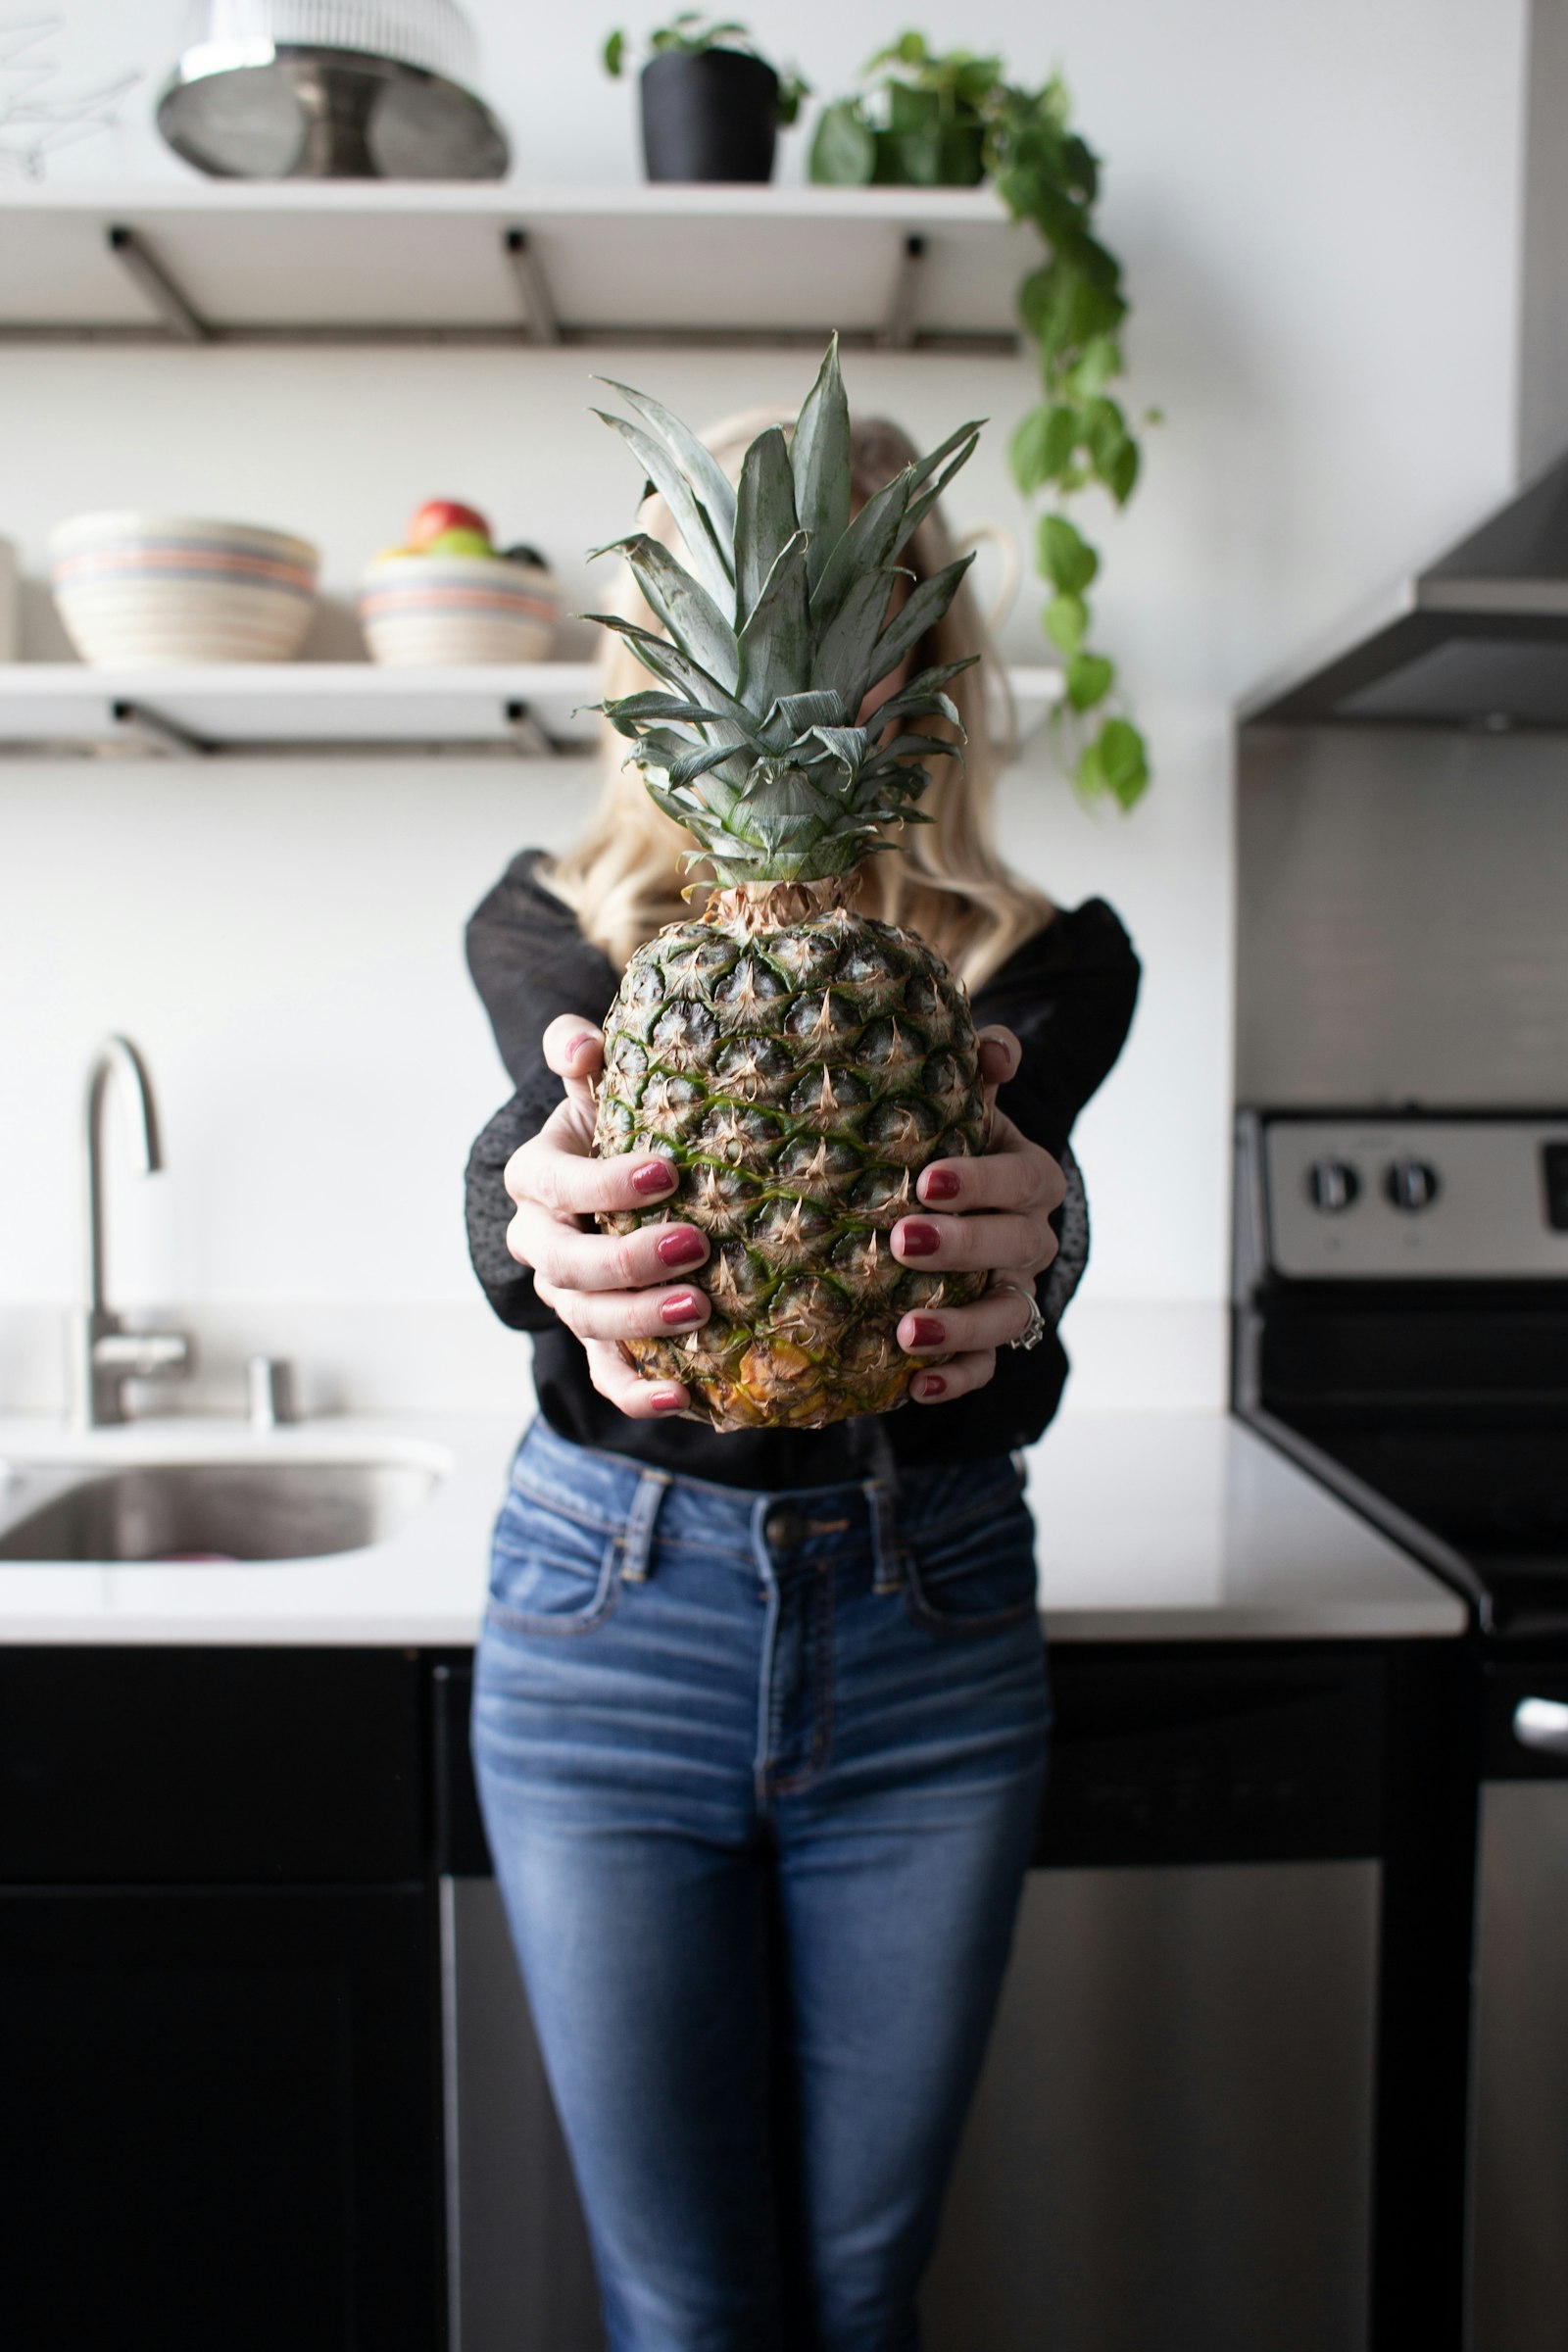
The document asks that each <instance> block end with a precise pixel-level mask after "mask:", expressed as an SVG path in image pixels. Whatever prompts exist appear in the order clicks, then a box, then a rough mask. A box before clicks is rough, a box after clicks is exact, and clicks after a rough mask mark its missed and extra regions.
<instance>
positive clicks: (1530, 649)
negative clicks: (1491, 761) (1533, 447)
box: [1241, 457, 1568, 733]
mask: <svg viewBox="0 0 1568 2352" xmlns="http://www.w3.org/2000/svg"><path fill="white" fill-rule="evenodd" d="M1241 717H1242V720H1243V723H1244V724H1248V725H1264V724H1267V725H1297V726H1303V725H1322V724H1325V723H1330V724H1332V723H1335V722H1351V723H1354V724H1357V725H1375V724H1379V723H1392V724H1398V725H1402V726H1439V727H1471V728H1480V729H1483V730H1487V731H1490V732H1495V733H1502V732H1504V731H1506V730H1507V729H1509V728H1511V727H1568V457H1561V458H1558V459H1557V460H1556V461H1555V462H1554V463H1553V464H1552V465H1551V466H1548V468H1547V469H1546V471H1545V472H1544V473H1543V474H1540V475H1538V476H1537V478H1536V479H1535V481H1533V482H1532V483H1531V484H1530V485H1529V487H1528V488H1527V489H1525V490H1522V491H1521V492H1520V493H1519V495H1518V497H1517V498H1514V499H1511V500H1510V501H1509V503H1508V504H1507V505H1506V506H1505V507H1502V508H1501V509H1499V511H1498V512H1497V513H1496V514H1495V515H1493V516H1492V517H1491V519H1490V520H1489V521H1487V522H1484V523H1483V524H1482V525H1481V527H1480V529H1479V530H1477V531H1472V532H1471V533H1470V535H1469V537H1468V538H1465V539H1461V540H1460V541H1459V543H1458V545H1457V546H1456V547H1453V548H1450V549H1449V551H1448V553H1447V554H1446V556H1444V557H1442V558H1441V559H1440V561H1439V562H1438V563H1436V564H1432V565H1431V566H1430V567H1429V568H1428V569H1427V570H1425V571H1423V572H1420V573H1418V574H1417V575H1416V576H1415V577H1414V578H1412V579H1409V580H1406V581H1404V582H1402V583H1401V584H1400V586H1399V588H1398V589H1397V591H1396V592H1395V593H1394V594H1393V595H1392V596H1389V597H1385V598H1384V599H1383V600H1382V602H1381V604H1380V605H1378V606H1377V607H1375V608H1374V609H1373V610H1372V611H1370V612H1368V613H1363V614H1362V615H1361V616H1360V618H1359V620H1358V621H1357V622H1356V623H1355V624H1354V625H1353V626H1351V627H1350V628H1348V629H1343V630H1341V631H1340V632H1339V633H1338V635H1337V636H1336V637H1335V638H1334V639H1333V640H1332V642H1331V643H1330V644H1328V645H1326V646H1324V647H1322V648H1320V649H1319V651H1318V653H1317V654H1316V656H1315V657H1314V658H1313V659H1311V660H1310V661H1309V662H1305V663H1304V664H1301V663H1299V664H1298V665H1297V666H1296V667H1295V668H1294V669H1293V670H1292V671H1291V672H1290V673H1289V674H1288V675H1287V676H1285V677H1282V678H1278V679H1276V680H1274V681H1273V682H1272V683H1271V684H1269V685H1267V686H1265V687H1263V688H1261V689H1260V690H1259V692H1257V693H1256V694H1254V695H1252V696H1250V698H1249V700H1248V701H1247V703H1246V704H1245V705H1244V706H1243V708H1242V711H1241Z"/></svg>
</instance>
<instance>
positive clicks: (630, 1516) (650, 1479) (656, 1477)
mask: <svg viewBox="0 0 1568 2352" xmlns="http://www.w3.org/2000/svg"><path fill="white" fill-rule="evenodd" d="M668 1492H669V1473H668V1471H667V1470H644V1471H643V1473H642V1475H641V1476H640V1477H639V1479H638V1481H637V1492H636V1494H635V1495H633V1496H632V1498H631V1509H630V1510H629V1511H628V1512H627V1513H626V1524H625V1526H624V1527H623V1528H622V1529H621V1532H620V1573H621V1578H622V1581H623V1582H624V1583H626V1584H628V1585H642V1584H646V1583H647V1581H648V1572H649V1565H650V1558H651V1555H652V1552H653V1548H654V1523H655V1521H656V1520H657V1519H658V1517H659V1506H660V1504H661V1503H662V1501H663V1499H664V1496H665V1495H666V1494H667V1493H668Z"/></svg>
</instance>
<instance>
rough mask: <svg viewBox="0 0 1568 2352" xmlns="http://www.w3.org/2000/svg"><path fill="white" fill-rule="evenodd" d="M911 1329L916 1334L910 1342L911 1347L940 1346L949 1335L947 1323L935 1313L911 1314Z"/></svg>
mask: <svg viewBox="0 0 1568 2352" xmlns="http://www.w3.org/2000/svg"><path fill="white" fill-rule="evenodd" d="M909 1329H910V1330H911V1332H912V1333H913V1334H914V1337H913V1338H912V1339H911V1340H910V1342H909V1345H910V1347H911V1348H940V1347H941V1345H942V1343H943V1341H944V1340H945V1339H946V1337H947V1330H946V1327H945V1325H943V1324H942V1323H940V1322H938V1320H937V1318H936V1316H935V1315H911V1316H910V1317H909Z"/></svg>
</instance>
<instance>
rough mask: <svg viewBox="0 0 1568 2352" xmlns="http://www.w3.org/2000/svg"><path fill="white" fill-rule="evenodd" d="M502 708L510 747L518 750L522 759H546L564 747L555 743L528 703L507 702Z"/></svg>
mask: <svg viewBox="0 0 1568 2352" xmlns="http://www.w3.org/2000/svg"><path fill="white" fill-rule="evenodd" d="M503 708H504V712H505V716H506V721H507V727H508V730H509V732H510V735H511V740H512V748H513V750H514V751H515V752H520V753H521V755H522V757H523V759H525V760H548V759H550V758H551V757H552V756H553V755H554V754H555V753H556V752H559V751H561V750H562V749H564V746H563V745H561V744H559V743H557V741H556V740H555V738H554V736H553V735H551V734H550V733H549V731H548V729H546V728H545V727H543V726H541V724H540V723H539V720H538V719H537V718H536V717H535V716H534V714H533V710H532V707H531V706H530V705H529V704H527V703H507V704H506V705H504V707H503Z"/></svg>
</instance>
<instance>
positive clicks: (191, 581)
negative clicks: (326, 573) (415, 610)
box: [49, 514, 319, 665]
mask: <svg viewBox="0 0 1568 2352" xmlns="http://www.w3.org/2000/svg"><path fill="white" fill-rule="evenodd" d="M49 552H50V558H51V579H52V583H53V587H54V594H55V603H56V604H57V605H58V607H59V609H60V617H61V619H62V620H63V621H64V622H65V624H66V631H67V634H68V635H69V636H70V638H71V642H72V644H73V646H74V647H75V649H76V651H77V653H78V654H80V656H81V658H82V660H83V661H84V662H96V663H98V664H100V665H101V664H105V663H120V662H127V663H134V662H286V661H288V659H289V658H290V656H291V655H293V654H295V653H297V652H298V650H299V647H300V644H301V642H302V640H303V638H304V636H305V632H306V630H307V629H308V628H309V627H310V625H311V615H312V613H314V612H315V610H316V572H317V564H318V562H319V557H318V554H317V551H316V549H315V548H314V547H313V546H312V545H311V543H310V541H309V540H308V539H295V538H291V537H290V536H289V534H288V533H287V532H286V531H268V530H263V529H261V528H260V527H259V526H258V525H257V524H255V523H249V522H217V521H212V520H209V519H207V518H206V517H203V516H200V515H137V514H124V515H76V516H75V517H74V519H73V520H72V521H70V522H63V523H61V525H60V526H59V528H58V530H56V531H55V532H54V533H53V534H52V536H51V538H50V542H49Z"/></svg>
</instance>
